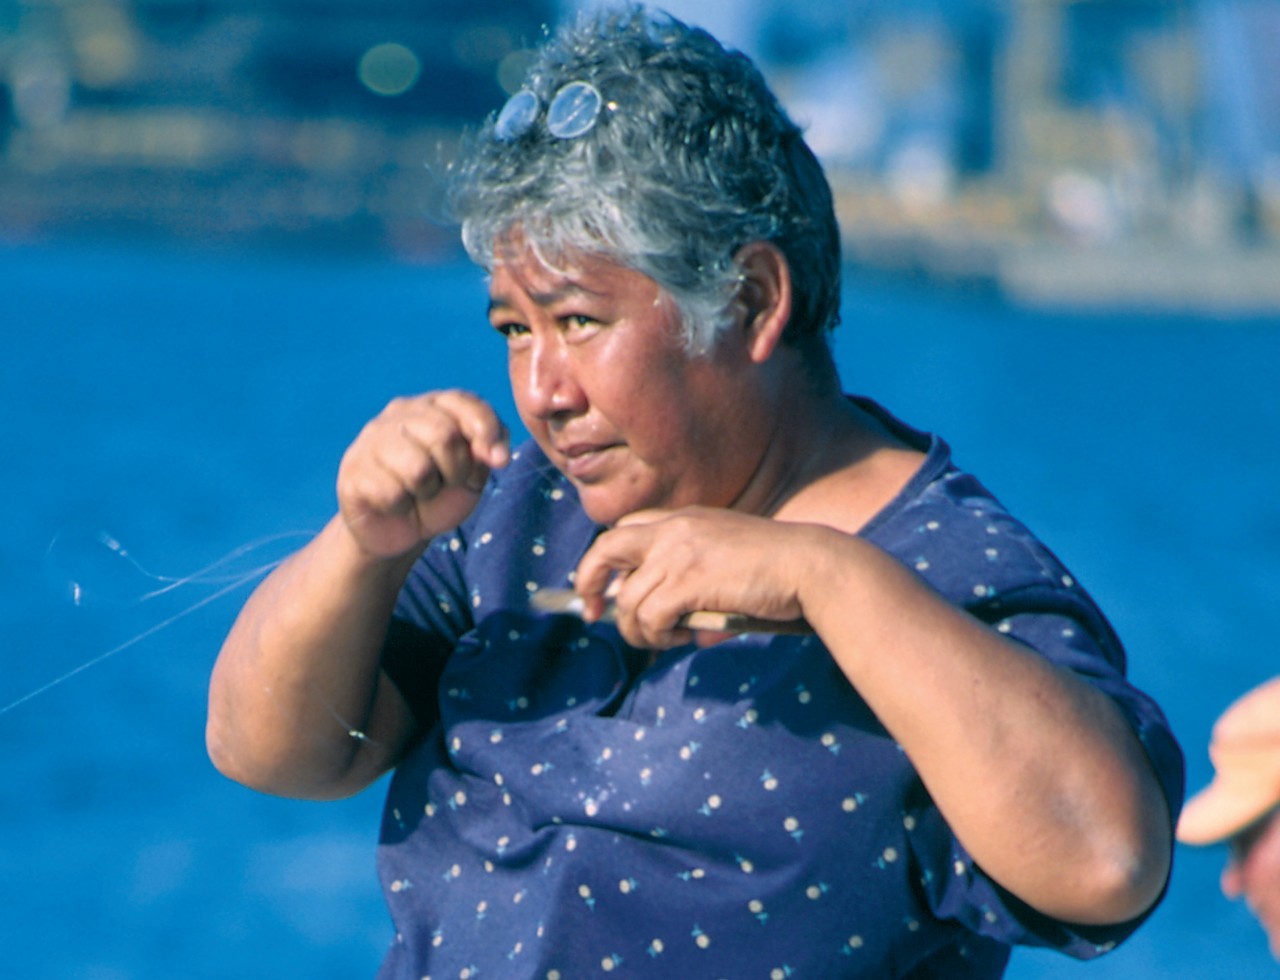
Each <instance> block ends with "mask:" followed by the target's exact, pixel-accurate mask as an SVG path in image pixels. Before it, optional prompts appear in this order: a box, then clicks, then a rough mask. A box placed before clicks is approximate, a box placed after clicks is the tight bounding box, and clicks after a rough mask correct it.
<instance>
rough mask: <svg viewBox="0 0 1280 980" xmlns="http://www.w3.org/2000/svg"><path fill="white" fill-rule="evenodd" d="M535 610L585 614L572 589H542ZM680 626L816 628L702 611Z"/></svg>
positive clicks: (608, 607) (606, 618)
mask: <svg viewBox="0 0 1280 980" xmlns="http://www.w3.org/2000/svg"><path fill="white" fill-rule="evenodd" d="M529 603H530V605H532V606H533V608H534V609H537V610H538V611H539V612H545V613H569V614H570V615H573V616H581V615H582V608H583V607H582V599H581V598H579V597H578V594H577V593H576V592H574V591H573V589H539V590H538V591H537V592H535V593H533V595H532V596H530V597H529ZM614 615H615V612H614V607H613V600H611V599H610V600H607V601H606V604H605V609H604V615H603V616H601V617H600V618H601V620H602V621H603V622H607V623H611V622H613V619H614ZM678 625H679V626H682V627H684V628H685V629H691V630H713V631H715V632H717V633H779V634H785V635H788V636H808V635H812V633H813V627H811V626H810V625H809V624H808V623H806V622H805V621H804V620H803V619H785V620H782V619H759V618H758V617H756V616H747V615H745V614H743V613H732V612H715V611H713V610H699V611H697V612H691V613H685V614H684V615H683V616H681V617H680V619H679V620H678Z"/></svg>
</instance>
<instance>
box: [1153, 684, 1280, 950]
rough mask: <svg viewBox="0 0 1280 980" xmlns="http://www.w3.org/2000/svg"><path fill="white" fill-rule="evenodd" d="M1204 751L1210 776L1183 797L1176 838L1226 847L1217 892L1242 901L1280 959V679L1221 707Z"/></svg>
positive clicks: (1186, 842)
mask: <svg viewBox="0 0 1280 980" xmlns="http://www.w3.org/2000/svg"><path fill="white" fill-rule="evenodd" d="M1209 756H1210V758H1211V759H1213V767H1214V777H1213V781H1212V782H1211V783H1210V784H1209V785H1208V786H1207V787H1205V788H1204V789H1203V790H1201V791H1200V792H1199V793H1197V794H1196V795H1195V796H1194V797H1192V798H1191V799H1190V800H1189V801H1188V802H1187V806H1186V809H1185V810H1184V811H1183V813H1182V818H1181V819H1180V820H1179V822H1178V840H1180V841H1182V842H1183V843H1184V844H1194V845H1198V846H1204V845H1209V844H1220V843H1224V842H1225V843H1226V844H1227V845H1228V846H1229V847H1230V852H1231V853H1230V856H1229V857H1228V858H1227V866H1226V867H1225V868H1224V869H1223V871H1222V893H1223V894H1224V895H1226V896H1227V897H1228V898H1243V899H1244V900H1245V902H1246V904H1248V906H1249V909H1250V911H1251V912H1253V914H1254V915H1256V916H1257V917H1258V921H1259V922H1261V923H1262V928H1264V929H1265V930H1266V931H1267V936H1268V938H1269V939H1270V942H1271V952H1272V954H1273V955H1274V956H1275V957H1276V959H1278V960H1280V677H1277V678H1275V679H1273V680H1270V681H1268V682H1267V683H1265V684H1263V685H1261V686H1259V687H1256V688H1254V689H1253V690H1252V691H1250V692H1248V693H1247V694H1245V695H1244V696H1243V697H1241V698H1240V699H1239V700H1237V701H1236V702H1235V703H1234V704H1232V705H1231V706H1230V707H1229V708H1228V709H1227V710H1226V711H1224V712H1223V714H1222V717H1221V718H1219V719H1218V721H1217V723H1216V724H1215V725H1214V726H1213V737H1212V739H1211V741H1210V743H1209Z"/></svg>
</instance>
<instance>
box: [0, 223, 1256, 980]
mask: <svg viewBox="0 0 1280 980" xmlns="http://www.w3.org/2000/svg"><path fill="white" fill-rule="evenodd" d="M483 304H484V293H483V284H482V281H481V279H480V277H479V275H478V274H477V273H476V272H475V271H474V270H472V269H471V268H470V267H467V266H464V265H444V266H431V267H417V266H411V265H397V264H394V263H390V262H378V261H372V260H370V261H352V260H338V259H335V258H332V257H324V258H322V257H315V256H312V257H299V256H293V257H286V256H282V255H276V254H252V253H246V254H233V253H208V252H182V251H175V250H171V249H168V248H166V247H163V246H158V245H150V246H123V245H119V244H114V245H111V246H93V245H84V244H81V245H44V246H28V247H24V248H8V249H0V324H2V325H3V333H2V334H0V336H2V337H3V341H4V344H3V354H0V459H3V460H4V461H5V466H6V472H5V476H4V481H3V488H4V489H3V502H4V506H3V508H0V521H3V525H2V530H3V541H4V547H3V549H2V550H0V585H2V586H3V594H4V597H5V599H4V602H3V605H2V606H0V706H5V705H10V704H12V702H14V701H16V700H18V699H20V698H22V697H24V696H25V695H27V694H29V693H30V692H32V691H35V690H37V689H39V688H40V687H41V686H42V685H44V684H46V683H47V682H49V681H50V680H53V679H55V678H58V677H60V676H63V675H64V674H66V673H67V672H69V671H73V670H75V669H76V668H78V667H80V666H81V665H85V664H89V663H90V662H92V661H94V660H99V662H97V663H94V664H92V665H91V666H89V667H88V668H87V669H85V670H83V671H81V672H80V673H77V674H75V675H74V676H71V677H69V678H68V679H67V680H65V682H63V683H60V684H58V685H56V686H54V687H52V688H51V689H49V690H48V691H46V692H45V693H42V694H40V695H38V696H36V697H34V698H31V699H30V700H27V701H24V702H22V703H20V704H18V705H16V706H14V707H11V708H9V709H8V710H3V711H2V712H0V751H2V753H3V759H4V762H3V765H4V767H5V770H4V771H5V778H4V779H3V781H2V782H0V840H2V841H3V844H2V845H0V881H3V882H4V883H5V887H4V893H5V900H4V907H5V914H4V915H3V916H2V917H0V973H3V974H4V975H6V976H15V977H24V978H41V977H50V978H55V977H56V978H85V980H120V978H151V977H174V976H182V977H189V978H205V977H208V978H213V977H229V976H234V977H264V978H265V977H306V978H329V977H332V978H359V977H371V976H372V974H373V972H374V971H375V969H376V966H377V963H378V961H379V959H380V956H381V952H382V949H383V948H384V946H385V944H386V943H387V942H388V941H389V939H390V930H389V926H388V923H387V920H386V917H385V915H384V912H383V907H382V902H381V898H380V896H379V894H378V890H377V886H376V882H375V877H374V870H373V844H374V839H375V835H376V826H377V819H378V811H379V806H380V801H381V795H382V789H383V787H382V786H381V785H379V786H375V787H372V788H371V789H369V790H368V791H366V792H365V793H364V794H362V795H360V796H359V797H357V798H355V799H353V800H349V801H345V802H340V803H325V804H320V803H305V802H296V801H288V800H278V799H272V798H268V797H265V796H260V795H258V794H255V793H253V792H250V791H248V790H246V789H243V788H241V787H239V786H237V785H234V784H232V783H230V782H228V781H227V780H225V779H223V778H222V777H221V776H219V775H217V774H216V773H215V772H214V771H213V770H212V768H211V767H210V765H209V764H208V762H207V759H206V756H205V753H204V745H203V725H204V713H205V703H204V697H205V687H206V682H207V678H208V673H209V669H210V667H211V665H212V663H213V660H214V657H215V654H216V652H217V649H218V645H219V642H220V640H221V637H222V636H223V635H224V633H225V631H226V629H227V628H228V626H229V625H230V623H231V621H232V619H233V617H234V615H235V612H236V610H237V609H238V607H239V605H240V603H241V602H242V601H243V599H244V596H245V595H246V592H247V587H241V588H239V589H236V590H233V591H232V592H231V593H230V594H227V595H224V596H221V597H218V596H217V593H218V591H219V590H220V589H222V588H224V587H225V586H226V579H225V576H227V575H231V576H233V577H234V576H237V575H239V576H243V575H245V574H248V573H249V572H251V571H252V570H253V569H254V568H255V566H257V565H260V564H265V563H268V562H270V561H273V560H276V559H278V558H279V557H281V556H282V554H283V553H284V552H285V550H287V548H288V547H291V546H292V545H293V544H294V543H296V541H297V539H296V538H295V539H292V540H290V541H287V542H283V543H281V542H278V541H277V542H272V541H270V540H269V539H270V538H271V537H272V536H274V535H279V534H282V533H287V532H303V533H309V532H313V531H315V530H316V529H318V528H319V527H320V525H321V524H322V523H323V522H324V521H325V520H326V519H327V517H328V516H329V514H330V511H331V508H332V506H333V490H332V484H333V478H334V473H335V471H336V467H337V464H338V460H339V458H340V456H341V453H342V451H343V449H344V448H345V446H346V445H347V443H348V442H349V441H350V439H351V438H353V437H354V435H355V434H356V432H357V431H358V430H359V428H360V426H361V425H362V424H363V422H364V420H365V419H366V418H368V417H369V416H370V415H372V414H373V413H375V412H376V411H377V410H378V409H379V408H380V407H381V406H382V404H383V403H384V402H385V401H386V400H387V399H388V398H389V397H391V396H392V395H395V394H398V393H407V392H415V391H419V390H424V389H428V388H432V387H438V386H446V385H448V386H453V385H459V386H465V387H470V388H473V389H475V390H477V391H480V392H481V393H483V394H485V395H487V396H489V397H490V398H492V399H493V400H494V401H495V403H496V404H497V405H498V406H499V408H500V410H501V411H502V412H503V413H504V414H505V415H506V416H507V417H508V418H509V419H512V420H513V419H514V413H513V411H512V410H511V404H510V399H509V396H508V395H507V393H506V391H505V373H504V369H503V349H502V345H501V342H500V339H499V338H497V337H496V336H495V335H493V334H492V332H491V331H489V330H488V329H487V327H486V325H485V322H484V317H483ZM844 321H845V322H844V325H843V326H842V328H841V330H840V333H839V338H840V339H839V359H840V363H841V367H842V371H843V374H844V377H845V380H846V386H847V387H848V388H850V389H852V390H858V391H861V392H864V393H867V394H870V395H873V396H874V397H877V398H879V399H881V400H882V401H884V402H885V403H886V404H887V405H889V406H890V407H891V408H893V409H894V410H895V411H897V412H898V413H899V414H900V415H902V416H904V417H905V418H906V419H908V420H909V421H911V422H913V423H915V424H917V425H919V426H922V427H925V428H930V429H935V430H938V431H940V432H942V433H943V434H944V435H946V437H947V438H948V440H949V441H950V442H951V443H952V445H953V447H954V448H955V452H956V456H957V459H958V460H959V462H960V463H961V464H962V465H964V466H966V467H967V468H969V469H971V470H973V471H974V472H976V473H978V474H979V475H980V476H982V477H983V479H984V480H985V481H986V482H987V483H988V485H989V486H990V487H992V488H993V489H994V490H995V491H996V492H997V494H998V495H999V496H1001V497H1002V498H1003V499H1004V501H1005V502H1006V503H1007V504H1008V505H1009V507H1010V508H1011V509H1012V510H1013V511H1014V512H1015V513H1017V514H1018V515H1019V516H1021V517H1023V519H1024V520H1026V521H1027V522H1028V523H1029V524H1030V525H1031V526H1032V527H1033V528H1034V529H1035V530H1036V531H1037V532H1038V533H1040V535H1041V536H1042V537H1043V538H1045V539H1046V540H1047V541H1048V542H1049V543H1050V544H1051V545H1052V546H1053V547H1054V548H1055V550H1056V551H1058V553H1059V554H1060V555H1061V556H1062V557H1063V558H1064V559H1065V560H1066V561H1067V562H1068V564H1069V565H1070V566H1071V567H1072V568H1073V570H1074V571H1075V572H1076V573H1077V575H1078V577H1079V578H1080V579H1081V580H1082V581H1083V582H1084V584H1085V585H1086V587H1088V588H1089V589H1090V590H1091V591H1092V592H1093V593H1094V594H1095V595H1096V596H1097V597H1098V599H1099V600H1100V601H1101V603H1102V604H1103V606H1104V607H1105V608H1106V610H1107V611H1108V613H1109V614H1110V616H1111V617H1112V619H1113V620H1114V622H1115V624H1116V626H1117V627H1118V629H1119V630H1120V632H1121V634H1122V635H1123V636H1124V638H1125V639H1126V641H1127V643H1128V646H1129V650H1130V657H1131V667H1132V675H1133V677H1134V678H1135V679H1136V680H1137V682H1138V683H1139V684H1140V685H1141V686H1143V687H1145V688H1146V689H1147V690H1149V691H1151V692H1152V693H1154V694H1155V695H1156V696H1157V697H1158V698H1159V700H1160V701H1161V702H1162V704H1163V705H1164V707H1165V709H1166V711H1167V712H1168V714H1169V716H1170V717H1171V719H1172V721H1173V724H1174V726H1175V729H1176V730H1177V732H1178V733H1179V735H1180V737H1181V738H1182V739H1183V742H1184V745H1185V747H1186V749H1187V755H1188V762H1189V771H1190V783H1191V785H1192V786H1193V787H1196V786H1199V785H1202V784H1203V783H1204V782H1205V781H1206V780H1207V779H1208V777H1209V775H1210V771H1209V766H1208V761H1207V757H1206V755H1205V752H1204V743H1205V740H1206V739H1207V736H1208V732H1209V728H1210V726H1211V724H1212V721H1213V718H1214V717H1215V716H1216V714H1217V713H1218V712H1219V711H1220V710H1221V709H1222V707H1224V706H1225V705H1226V704H1227V703H1228V702H1229V701H1230V700H1231V699H1232V698H1233V697H1235V696H1236V695H1237V694H1239V693H1240V692H1241V691H1243V690H1244V689H1245V688H1247V687H1249V686H1250V685H1252V684H1254V683H1257V682H1259V681H1261V680H1263V679H1265V678H1266V677H1268V676H1270V675H1272V674H1273V673H1280V650H1278V649H1277V643H1276V637H1277V634H1280V601H1277V597H1280V500H1278V499H1277V494H1276V492H1275V486H1276V484H1277V482H1278V480H1280V456H1278V454H1277V452H1276V449H1277V447H1280V398H1277V391H1276V377H1277V369H1278V368H1280V318H1272V319H1270V320H1268V319H1266V318H1252V319H1247V320H1218V319H1213V318H1202V317H1201V318H1197V317H1171V316H1156V315H1134V314H1123V315H1121V314H1112V315H1074V314H1067V313H1062V314H1053V315H1049V314H1033V313H1029V312H1026V311H1020V310H1016V309H1011V308H1008V307H1004V306H1001V305H999V304H998V303H996V302H994V301H991V300H988V299H981V298H975V297H965V296H959V295H954V294H946V293H938V292H931V291H929V290H926V289H923V288H908V287H905V286H902V285H889V284H865V283H862V284H858V283H855V284H854V285H852V286H851V287H850V288H849V289H848V290H847V298H846V303H845V308H844ZM103 532H105V533H107V534H109V535H111V536H112V537H113V538H114V540H115V541H117V542H118V543H119V545H120V547H122V548H124V550H125V551H126V552H127V553H128V556H127V557H122V556H121V555H120V554H119V553H118V552H112V551H110V550H109V549H107V548H105V547H103V546H102V545H101V544H96V543H95V542H96V541H98V540H99V536H100V535H101V534H102V533H103ZM51 545H52V547H51ZM246 545H248V546H251V547H249V549H248V551H247V553H245V554H243V555H239V556H238V557H233V558H232V559H231V560H230V561H229V562H228V563H226V564H225V565H224V566H222V567H220V568H218V569H216V570H215V571H210V572H207V573H205V574H201V575H196V576H195V579H194V580H192V581H189V582H186V583H185V584H180V585H177V586H176V587H174V588H172V589H170V590H169V591H168V592H165V593H163V594H161V595H157V596H154V597H152V598H148V599H146V600H145V601H138V600H140V599H141V597H143V596H144V595H146V594H148V593H150V592H152V591H154V590H156V589H157V588H160V587H161V585H162V583H161V582H160V581H158V579H156V578H153V577H148V576H146V575H143V574H142V572H140V571H139V570H138V568H137V565H140V566H142V567H143V568H145V569H146V570H147V572H148V573H149V574H150V575H152V576H170V577H177V578H179V579H181V578H183V577H184V576H190V575H192V574H193V573H196V572H198V571H200V570H201V569H204V568H206V566H208V565H210V564H211V563H213V562H216V561H217V560H218V559H220V558H223V557H224V556H227V555H229V554H231V553H233V552H234V551H235V550H236V549H238V548H240V547H242V546H246ZM134 562H136V563H137V565H135V564H134ZM220 575H221V576H223V577H222V578H219V576H220ZM70 579H74V580H75V581H77V582H78V583H79V585H80V596H79V598H80V601H79V603H76V602H74V601H73V598H74V597H73V595H72V593H71V591H70V590H69V588H68V585H67V583H68V580H70ZM166 624H167V625H166ZM158 627H160V628H158ZM148 631H152V632H150V633H149V635H147V634H148ZM113 651H114V652H113ZM104 655H107V656H105V657H104ZM99 658H102V659H99ZM1221 859H1222V854H1221V852H1220V851H1217V850H1208V851H1191V850H1187V849H1182V848H1180V849H1179V852H1178V854H1177V865H1176V869H1175V876H1174V882H1173V885H1172V888H1171V891H1170V894H1169V896H1168V899H1167V901H1166V902H1165V904H1164V905H1163V907H1162V908H1161V910H1160V911H1159V912H1158V913H1157V914H1156V915H1155V916H1154V918H1153V919H1152V920H1151V921H1150V922H1149V923H1148V924H1147V925H1146V926H1145V927H1144V928H1143V929H1142V930H1141V931H1140V932H1139V933H1138V934H1137V936H1136V937H1135V938H1134V939H1132V940H1131V941H1130V942H1129V943H1128V944H1127V945H1126V946H1125V947H1123V948H1121V949H1120V950H1119V951H1117V952H1116V953H1114V954H1112V955H1110V956H1108V957H1105V958H1104V959H1103V960H1101V961H1100V962H1098V963H1096V964H1094V965H1091V966H1087V967H1086V966H1079V965H1076V964H1074V963H1072V962H1071V961H1068V960H1066V959H1063V958H1061V957H1059V956H1056V955H1047V954H1044V953H1036V952H1031V953H1019V954H1017V955H1016V956H1015V961H1014V966H1013V968H1012V969H1011V971H1010V976H1011V977H1012V978H1015V980H1030V978H1057V977H1064V978H1065V977H1074V976H1089V977H1092V978H1094V980H1104V978H1122V977H1123V978H1126V980H1134V978H1137V980H1143V978H1157V977H1194V978H1232V980H1237V978H1241V977H1260V976H1271V975H1275V973H1276V972H1277V971H1276V968H1275V965H1274V964H1273V962H1272V961H1271V959H1270V957H1269V955H1268V954H1267V950H1266V944H1265V941H1264V939H1263V936H1262V933H1261V931H1260V930H1259V929H1258V928H1257V926H1256V924H1255V923H1254V922H1253V921H1252V920H1251V919H1250V917H1249V915H1248V913H1247V912H1246V910H1245V909H1244V908H1243V907H1242V906H1241V905H1239V904H1233V903H1229V902H1227V901H1226V900H1225V899H1223V898H1222V897H1221V896H1220V895H1219V893H1218V890H1217V874H1218V869H1219V866H1220V862H1221Z"/></svg>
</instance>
